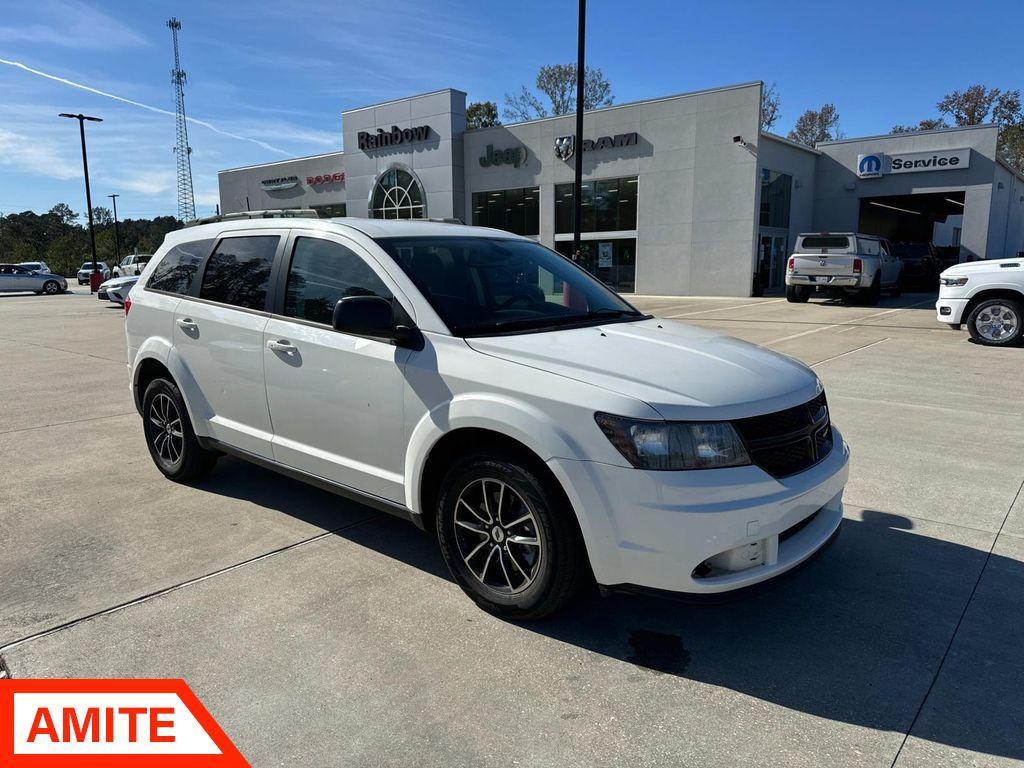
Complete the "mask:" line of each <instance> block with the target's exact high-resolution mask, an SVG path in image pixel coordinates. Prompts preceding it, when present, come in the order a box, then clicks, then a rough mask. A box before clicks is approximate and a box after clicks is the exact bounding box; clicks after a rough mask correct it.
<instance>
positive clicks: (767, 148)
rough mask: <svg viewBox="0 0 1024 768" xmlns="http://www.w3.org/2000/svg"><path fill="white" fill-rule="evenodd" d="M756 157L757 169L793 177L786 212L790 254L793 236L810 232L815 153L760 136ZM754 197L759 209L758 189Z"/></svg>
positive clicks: (793, 240)
mask: <svg viewBox="0 0 1024 768" xmlns="http://www.w3.org/2000/svg"><path fill="white" fill-rule="evenodd" d="M757 156H758V162H759V165H760V167H761V168H769V169H771V170H773V171H779V172H781V173H788V174H790V175H791V176H792V177H793V187H792V189H791V195H792V197H791V202H790V210H789V249H790V250H792V249H793V246H794V245H795V244H796V236H797V235H799V234H800V233H801V232H809V231H812V230H813V229H814V188H815V187H814V181H815V172H816V169H817V163H818V153H817V152H816V151H814V150H813V149H810V148H808V147H804V146H801V145H798V144H794V143H793V142H791V141H788V140H787V139H783V138H781V137H779V136H773V135H771V134H765V133H762V134H761V144H760V146H759V147H758V152H757ZM758 178H760V177H758ZM758 193H759V195H758V197H759V200H758V207H759V209H760V185H759V188H758Z"/></svg>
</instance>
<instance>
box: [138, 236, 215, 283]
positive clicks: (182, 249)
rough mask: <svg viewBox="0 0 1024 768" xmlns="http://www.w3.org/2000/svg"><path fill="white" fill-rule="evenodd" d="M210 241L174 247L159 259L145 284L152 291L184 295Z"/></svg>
mask: <svg viewBox="0 0 1024 768" xmlns="http://www.w3.org/2000/svg"><path fill="white" fill-rule="evenodd" d="M212 244H213V241H212V240H194V241H193V242H191V243H182V244H181V245H176V246H174V247H173V248H171V250H169V251H168V252H167V254H166V255H165V256H164V257H163V258H162V259H160V263H159V264H157V265H156V269H154V270H153V274H152V275H151V276H150V278H149V282H148V283H146V287H147V288H152V289H153V290H154V291H167V292H168V293H178V294H186V293H188V290H189V288H190V287H191V286H192V278H193V277H195V274H196V270H197V269H199V263H200V262H201V261H202V260H203V257H204V256H205V255H206V254H207V252H208V251H209V250H210V246H211V245H212Z"/></svg>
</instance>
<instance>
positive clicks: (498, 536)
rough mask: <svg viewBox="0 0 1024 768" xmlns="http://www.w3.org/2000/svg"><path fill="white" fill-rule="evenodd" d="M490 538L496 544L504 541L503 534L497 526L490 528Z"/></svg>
mask: <svg viewBox="0 0 1024 768" xmlns="http://www.w3.org/2000/svg"><path fill="white" fill-rule="evenodd" d="M491 538H492V539H494V540H495V541H496V542H497V543H498V544H501V542H503V541H504V540H505V532H504V531H503V530H501V528H500V527H499V526H497V525H496V526H494V527H493V528H491Z"/></svg>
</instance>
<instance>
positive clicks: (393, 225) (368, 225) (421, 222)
mask: <svg viewBox="0 0 1024 768" xmlns="http://www.w3.org/2000/svg"><path fill="white" fill-rule="evenodd" d="M254 229H305V230H312V231H320V232H331V231H334V232H342V233H344V232H353V231H354V232H358V233H360V234H363V235H366V236H367V237H371V238H384V237H500V238H504V239H508V240H531V238H528V237H522V236H521V235H514V234H512V233H510V232H506V231H504V230H501V229H491V228H490V227H473V226H467V225H465V224H450V223H446V222H439V221H429V220H426V219H361V218H356V217H351V216H350V217H339V218H331V219H313V218H308V219H307V218H284V217H281V218H276V217H275V218H259V219H232V220H231V221H218V222H212V223H210V224H199V225H197V226H192V227H186V228H184V229H179V230H176V231H174V232H170V233H168V235H167V240H168V241H169V242H173V243H185V242H190V241H192V240H203V239H210V238H214V237H217V236H218V235H222V234H226V233H229V232H239V231H250V232H251V231H252V230H254Z"/></svg>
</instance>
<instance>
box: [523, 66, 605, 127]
mask: <svg viewBox="0 0 1024 768" xmlns="http://www.w3.org/2000/svg"><path fill="white" fill-rule="evenodd" d="M534 85H535V87H536V89H537V90H538V91H540V92H541V93H542V94H544V96H546V97H547V100H548V102H549V103H550V107H545V106H544V103H543V102H542V101H541V99H540V98H539V97H538V96H537V95H536V94H535V93H534V92H532V91H531V90H530V89H529V88H527V87H526V86H525V85H524V86H522V87H521V88H520V91H519V93H517V94H515V95H512V94H508V93H506V94H505V109H504V113H505V119H506V120H512V121H515V122H519V121H523V120H534V119H536V118H538V117H547V116H548V115H554V116H558V115H567V114H569V113H570V112H574V111H575V110H576V65H575V64H547V65H545V66H543V67H541V68H540V70H539V71H538V72H537V79H536V81H535V83H534ZM614 100H615V97H614V96H612V87H611V85H610V84H609V82H608V81H607V80H606V79H605V76H604V73H603V72H602V71H601V70H600V69H597V68H596V67H587V68H586V72H585V74H584V76H583V108H584V109H596V108H598V107H606V106H608V105H609V104H611V103H612V102H613V101H614Z"/></svg>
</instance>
